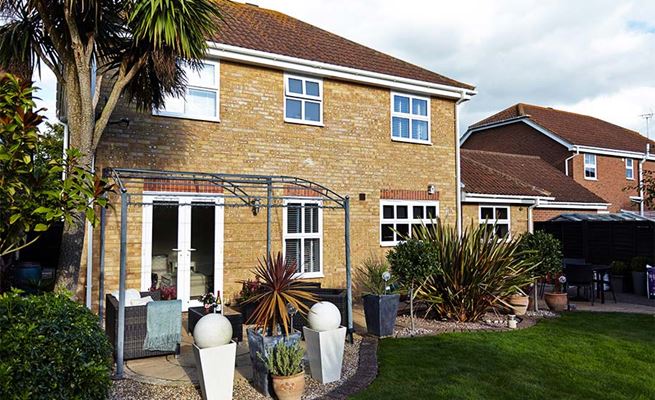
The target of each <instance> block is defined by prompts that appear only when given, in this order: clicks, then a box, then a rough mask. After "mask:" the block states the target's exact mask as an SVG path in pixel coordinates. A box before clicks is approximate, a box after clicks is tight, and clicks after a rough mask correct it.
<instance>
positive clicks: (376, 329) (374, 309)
mask: <svg viewBox="0 0 655 400" xmlns="http://www.w3.org/2000/svg"><path fill="white" fill-rule="evenodd" d="M357 278H358V279H357V280H358V283H359V285H360V287H361V290H362V293H363V296H362V300H363V301H364V317H365V319H366V330H367V331H368V333H370V334H372V335H376V336H380V337H382V336H390V335H392V334H393V328H394V326H395V325H396V316H397V315H398V303H399V300H400V295H398V294H396V293H393V289H394V285H395V280H396V279H395V278H394V277H393V276H391V272H389V264H388V263H387V262H386V260H384V259H379V258H376V257H370V258H369V259H367V260H366V261H364V264H363V266H362V269H361V270H360V272H359V273H358V277H357Z"/></svg>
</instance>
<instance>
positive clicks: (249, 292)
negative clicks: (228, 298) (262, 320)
mask: <svg viewBox="0 0 655 400" xmlns="http://www.w3.org/2000/svg"><path fill="white" fill-rule="evenodd" d="M238 282H239V283H241V291H240V292H239V295H238V296H237V298H236V299H235V301H236V303H237V305H238V307H239V311H240V312H241V314H242V315H243V320H244V321H246V322H248V321H250V317H251V316H252V315H253V311H255V308H256V307H257V304H256V303H254V302H249V301H248V300H250V299H251V298H252V297H254V296H255V295H256V294H257V293H259V292H260V291H261V289H262V283H261V282H260V281H259V278H255V279H245V280H242V281H238Z"/></svg>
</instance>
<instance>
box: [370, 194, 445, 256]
mask: <svg viewBox="0 0 655 400" xmlns="http://www.w3.org/2000/svg"><path fill="white" fill-rule="evenodd" d="M438 216H439V202H438V201H408V200H381V201H380V244H381V245H383V246H395V245H396V244H398V243H399V242H401V241H402V238H403V237H406V236H411V234H412V233H413V232H414V230H415V229H417V228H419V227H420V226H421V225H426V226H431V224H432V222H433V221H434V220H435V219H436V218H437V217H438Z"/></svg>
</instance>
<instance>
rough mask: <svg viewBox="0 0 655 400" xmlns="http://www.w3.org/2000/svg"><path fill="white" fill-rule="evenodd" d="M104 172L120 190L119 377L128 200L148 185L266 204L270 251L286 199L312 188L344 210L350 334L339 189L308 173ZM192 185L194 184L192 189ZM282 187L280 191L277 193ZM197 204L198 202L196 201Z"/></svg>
mask: <svg viewBox="0 0 655 400" xmlns="http://www.w3.org/2000/svg"><path fill="white" fill-rule="evenodd" d="M103 174H104V176H105V177H106V178H108V179H111V180H113V181H114V183H115V184H116V187H117V189H118V191H119V196H120V211H121V212H120V258H119V260H120V261H119V263H120V276H119V299H118V300H119V302H118V304H119V306H118V338H117V343H116V354H117V355H116V377H118V378H122V376H123V370H124V363H123V361H124V358H123V356H124V353H123V350H124V334H125V290H126V287H125V286H126V276H127V231H128V229H127V228H128V223H129V222H128V206H143V205H144V202H143V201H142V200H143V199H142V197H143V195H144V192H145V191H147V189H146V188H148V187H149V186H150V187H153V186H155V187H156V185H158V184H165V186H166V187H167V188H171V187H173V188H176V187H177V188H179V190H178V191H179V192H180V193H179V194H176V196H177V195H179V196H184V195H189V196H196V197H197V196H198V193H210V194H211V196H213V197H221V198H222V200H223V201H222V202H221V203H212V204H207V205H199V206H205V207H247V208H250V209H252V212H253V214H255V215H257V214H258V213H259V211H260V210H263V209H264V208H265V209H266V250H267V254H270V253H271V211H272V209H273V208H278V207H287V205H286V204H285V202H284V200H293V199H298V198H301V197H306V196H307V195H308V194H310V195H311V196H312V198H315V199H316V200H318V201H319V202H318V204H319V205H318V207H320V208H322V209H326V210H337V211H339V210H342V211H343V218H344V236H343V238H344V248H345V264H346V293H347V304H348V326H347V328H348V335H349V338H350V340H352V333H353V316H352V273H351V260H350V200H349V197H348V196H342V195H339V194H338V193H336V192H335V191H333V190H331V189H329V188H327V187H325V186H323V185H320V184H318V183H316V182H312V181H309V180H306V179H302V178H298V177H292V176H281V175H250V174H222V173H207V172H180V171H165V170H146V169H127V168H107V169H105V170H104V171H103ZM189 188H192V189H193V190H195V192H194V193H187V192H189V190H188V189H189ZM279 192H282V195H280V194H279ZM194 206H195V205H194ZM106 219H107V218H106V210H105V209H104V208H103V209H102V210H101V214H100V249H99V250H100V271H99V275H100V281H99V292H100V293H99V313H100V317H101V318H102V313H103V301H104V298H103V297H104V269H105V229H106V225H107V224H106Z"/></svg>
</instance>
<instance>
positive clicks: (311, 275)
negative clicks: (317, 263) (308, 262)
mask: <svg viewBox="0 0 655 400" xmlns="http://www.w3.org/2000/svg"><path fill="white" fill-rule="evenodd" d="M293 277H294V278H298V279H314V278H325V275H324V274H323V273H322V272H301V273H299V274H294V275H293Z"/></svg>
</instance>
